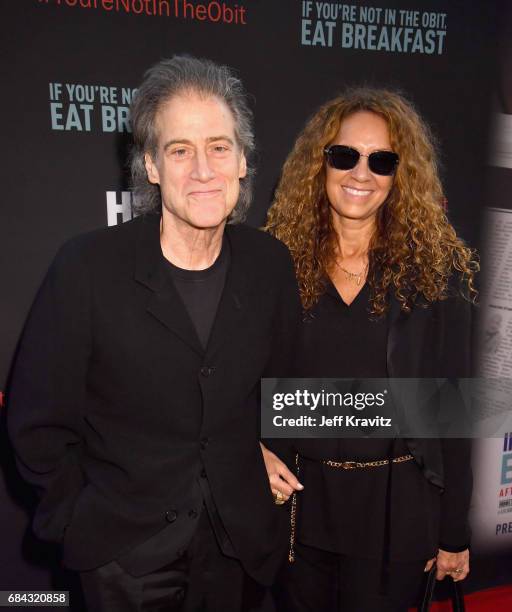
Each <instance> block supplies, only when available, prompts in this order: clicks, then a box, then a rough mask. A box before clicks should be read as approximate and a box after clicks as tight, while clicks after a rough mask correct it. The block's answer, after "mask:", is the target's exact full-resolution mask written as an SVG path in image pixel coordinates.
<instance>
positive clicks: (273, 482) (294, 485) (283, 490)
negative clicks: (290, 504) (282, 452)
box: [260, 442, 304, 501]
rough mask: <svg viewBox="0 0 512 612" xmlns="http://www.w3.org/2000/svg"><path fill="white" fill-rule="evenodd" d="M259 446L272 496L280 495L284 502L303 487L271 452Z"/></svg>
mask: <svg viewBox="0 0 512 612" xmlns="http://www.w3.org/2000/svg"><path fill="white" fill-rule="evenodd" d="M260 446H261V452H262V453H263V460H264V461H265V468H266V469H267V474H268V480H269V483H270V488H271V489H272V495H274V496H276V495H277V494H278V493H280V494H281V495H282V498H283V499H284V500H285V501H286V500H288V499H289V497H290V495H292V493H293V492H294V491H302V489H303V488H304V487H303V486H302V485H301V484H300V482H299V481H298V480H297V478H296V477H295V476H294V475H293V474H292V472H290V470H289V469H288V468H287V467H286V464H285V463H283V462H282V461H281V459H279V457H278V456H277V455H275V454H274V453H273V452H272V451H269V450H268V448H266V447H265V446H264V445H263V444H262V443H261V442H260Z"/></svg>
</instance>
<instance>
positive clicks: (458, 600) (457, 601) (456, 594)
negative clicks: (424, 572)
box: [418, 563, 466, 612]
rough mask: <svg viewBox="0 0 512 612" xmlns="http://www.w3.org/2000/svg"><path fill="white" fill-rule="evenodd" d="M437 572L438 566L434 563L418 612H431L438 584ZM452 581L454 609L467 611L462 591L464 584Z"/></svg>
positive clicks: (456, 611) (455, 610) (458, 611)
mask: <svg viewBox="0 0 512 612" xmlns="http://www.w3.org/2000/svg"><path fill="white" fill-rule="evenodd" d="M436 572H437V567H436V564H435V563H434V565H433V566H432V568H431V570H430V571H429V573H428V576H427V585H426V587H425V592H424V594H423V599H422V601H421V605H420V607H419V608H418V612H429V610H430V607H431V605H432V597H433V596H434V589H435V586H436ZM451 583H452V592H451V600H452V609H453V611H454V612H465V610H466V608H465V605H464V593H463V592H462V585H461V583H460V582H454V581H453V580H451Z"/></svg>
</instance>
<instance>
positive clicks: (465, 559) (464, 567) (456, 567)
mask: <svg viewBox="0 0 512 612" xmlns="http://www.w3.org/2000/svg"><path fill="white" fill-rule="evenodd" d="M434 563H436V564H437V573H436V578H437V579H438V580H443V578H444V577H445V576H447V575H448V576H451V577H452V579H453V580H454V581H455V582H458V581H459V580H464V578H465V577H466V576H467V575H468V574H469V550H468V549H467V548H466V550H463V551H462V552H458V553H451V552H447V551H446V550H442V549H441V548H440V549H439V550H438V551H437V557H434V558H433V559H430V560H429V561H427V565H426V566H425V571H426V572H429V571H430V569H431V568H432V565H434Z"/></svg>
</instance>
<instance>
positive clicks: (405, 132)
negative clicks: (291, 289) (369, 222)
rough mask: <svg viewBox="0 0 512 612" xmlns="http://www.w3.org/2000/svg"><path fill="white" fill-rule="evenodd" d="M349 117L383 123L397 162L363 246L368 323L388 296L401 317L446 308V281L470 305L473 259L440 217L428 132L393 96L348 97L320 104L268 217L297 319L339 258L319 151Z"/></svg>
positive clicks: (358, 93)
mask: <svg viewBox="0 0 512 612" xmlns="http://www.w3.org/2000/svg"><path fill="white" fill-rule="evenodd" d="M358 111H370V112H373V113H376V114H377V115H379V116H381V117H382V118H383V119H384V120H385V121H386V123H387V125H388V129H389V137H390V142H391V147H392V149H393V151H395V152H396V153H398V155H399V157H400V162H399V164H398V168H397V171H396V174H395V177H394V180H393V186H392V188H391V191H390V193H389V195H388V198H387V200H386V202H385V203H384V205H382V206H381V207H380V208H379V210H378V213H377V219H376V228H375V231H374V234H373V236H372V238H371V240H370V245H369V261H370V267H369V274H368V280H369V284H370V287H371V311H372V313H373V314H374V315H376V316H380V315H382V314H384V312H386V310H387V308H388V300H387V294H388V292H389V290H393V291H394V294H395V296H396V298H397V300H398V301H399V303H400V306H401V308H402V309H403V310H404V311H406V312H408V311H410V309H411V307H412V306H413V305H414V304H415V303H422V304H428V303H431V302H434V301H436V300H442V299H445V298H446V297H447V296H448V294H449V289H448V283H449V279H450V277H452V276H453V273H454V271H457V272H458V276H459V277H460V279H461V282H460V291H461V292H462V293H463V295H464V296H465V297H466V299H469V300H471V301H474V300H475V298H476V293H477V292H476V290H475V288H474V275H475V272H476V271H477V270H478V269H479V265H478V260H477V256H476V253H475V251H473V250H472V249H470V248H468V247H467V246H465V244H464V243H463V241H462V240H461V239H460V238H458V237H457V235H456V233H455V230H454V228H453V227H452V225H451V224H450V223H449V221H448V219H447V217H446V214H445V211H444V202H445V198H444V195H443V189H442V186H441V181H440V180H439V176H438V170H437V160H436V153H435V149H434V145H433V137H432V135H431V133H430V130H429V128H428V127H427V125H426V124H425V123H424V122H423V120H422V119H421V118H420V117H419V115H418V113H417V112H416V111H415V109H414V107H413V106H412V104H411V103H410V102H408V101H407V100H406V99H405V98H404V97H403V96H402V95H400V94H398V93H396V92H392V91H388V90H385V89H375V88H357V89H351V90H348V91H347V92H346V93H345V94H343V95H341V96H339V97H337V98H335V99H334V100H331V101H330V102H327V103H326V104H324V105H323V106H322V107H321V108H320V109H319V110H318V111H317V112H316V113H315V114H314V115H313V117H312V118H311V119H310V120H309V121H308V123H307V124H306V126H305V128H304V130H303V131H302V133H301V134H300V135H299V137H298V138H297V140H296V142H295V145H294V147H293V150H292V151H291V153H290V155H289V156H288V158H287V160H286V162H285V164H284V167H283V171H282V175H281V179H280V182H279V185H278V187H277V190H276V194H275V199H274V202H273V204H272V206H271V208H270V210H269V213H268V219H267V225H266V227H265V229H266V230H267V231H269V232H270V233H271V234H273V235H274V236H276V237H277V238H279V240H281V241H282V242H284V243H285V244H286V245H287V246H288V248H289V249H290V252H291V254H292V257H293V259H294V262H295V269H296V274H297V279H298V283H299V288H300V293H301V298H302V304H303V307H304V309H305V310H308V309H310V308H312V307H313V306H314V305H315V304H316V302H317V301H318V298H319V297H320V295H321V294H322V293H323V291H324V287H325V280H326V275H328V274H329V272H330V271H331V270H332V268H333V266H334V265H335V260H336V257H337V255H338V242H337V237H336V232H335V229H334V226H333V223H332V219H331V213H330V204H329V201H328V198H327V194H326V190H325V178H326V172H325V164H326V161H325V158H324V148H325V147H327V146H329V145H330V144H332V142H333V141H334V140H335V138H336V136H337V134H338V132H339V129H340V125H341V123H342V121H343V120H344V119H345V118H346V117H348V116H349V115H352V114H354V113H357V112H358Z"/></svg>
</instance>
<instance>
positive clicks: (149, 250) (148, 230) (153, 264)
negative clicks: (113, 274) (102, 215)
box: [135, 214, 204, 356]
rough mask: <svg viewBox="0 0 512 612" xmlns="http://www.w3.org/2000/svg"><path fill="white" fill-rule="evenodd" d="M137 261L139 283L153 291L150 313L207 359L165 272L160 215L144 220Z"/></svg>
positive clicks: (147, 216) (139, 238)
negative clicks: (161, 245)
mask: <svg viewBox="0 0 512 612" xmlns="http://www.w3.org/2000/svg"><path fill="white" fill-rule="evenodd" d="M135 257H136V261H135V280H136V281H137V282H139V283H141V284H142V285H144V286H145V287H147V288H148V289H150V290H151V291H152V295H151V296H150V298H149V300H148V302H147V307H146V310H147V312H148V313H149V314H150V315H151V316H153V317H155V318H156V319H158V321H160V323H162V324H163V325H164V326H165V327H167V329H169V330H170V331H171V332H172V333H173V334H175V335H176V336H178V337H179V338H180V339H181V340H182V341H183V342H185V343H186V344H187V345H188V346H189V347H190V348H191V349H193V350H194V351H195V352H196V353H198V354H199V355H201V356H203V355H204V350H203V347H202V346H201V343H200V342H199V338H198V337H197V333H196V330H195V328H194V325H193V323H192V321H191V320H190V317H189V316H188V313H187V311H186V309H185V306H184V304H183V302H182V300H181V298H180V296H179V294H178V292H177V291H176V288H175V287H174V284H173V283H172V281H171V279H170V277H169V276H168V274H167V273H166V270H165V262H164V261H163V255H162V250H161V247H160V215H153V214H151V215H146V216H145V217H144V218H143V219H142V223H141V226H140V230H139V235H138V239H137V247H136V254H135Z"/></svg>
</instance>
